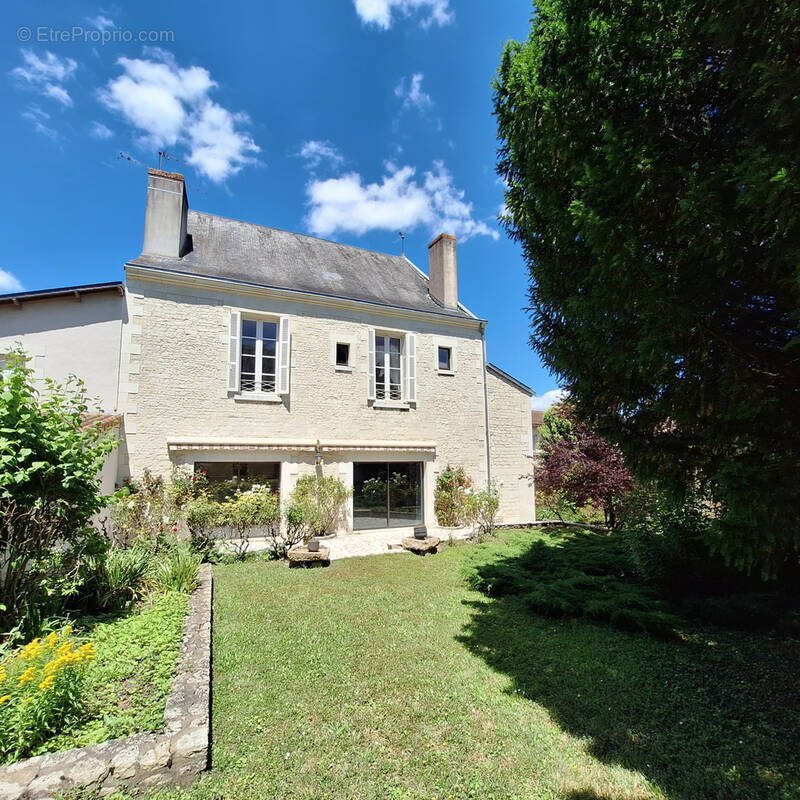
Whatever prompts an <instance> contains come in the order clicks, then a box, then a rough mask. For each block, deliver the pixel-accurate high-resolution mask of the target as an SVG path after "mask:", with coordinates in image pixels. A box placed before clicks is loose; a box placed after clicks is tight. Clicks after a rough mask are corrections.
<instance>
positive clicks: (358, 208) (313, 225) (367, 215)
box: [306, 161, 499, 239]
mask: <svg viewBox="0 0 800 800" xmlns="http://www.w3.org/2000/svg"><path fill="white" fill-rule="evenodd" d="M415 174H416V170H415V169H414V168H413V167H409V166H404V167H398V166H396V165H395V164H392V163H387V164H386V174H385V175H383V177H382V178H381V181H380V183H366V184H365V183H364V182H363V179H362V177H361V175H359V174H358V173H357V172H350V173H347V174H345V175H341V176H340V177H338V178H329V179H328V180H312V181H310V182H309V184H308V186H307V187H306V194H307V196H308V203H309V206H310V210H309V213H308V216H307V217H306V223H307V225H308V227H309V230H311V232H312V233H315V234H317V235H320V236H330V235H332V234H335V233H339V232H346V233H355V234H357V235H361V234H364V233H367V232H368V231H372V230H398V229H400V230H404V229H405V230H407V229H413V228H416V227H418V226H424V227H426V228H427V229H428V230H429V231H430V233H432V234H437V233H441V232H443V231H444V232H446V233H451V234H453V235H454V236H457V237H458V238H460V239H469V238H470V237H472V236H481V235H483V236H491V237H492V238H494V239H497V238H498V236H499V235H498V233H497V231H496V230H494V229H493V228H490V227H489V226H488V225H487V224H486V223H485V222H482V221H480V220H476V219H474V217H473V208H472V203H468V202H466V201H465V200H464V192H463V191H462V190H460V189H457V188H456V187H455V186H453V177H452V175H451V174H450V173H449V172H448V171H447V169H446V168H445V166H444V164H443V163H442V162H441V161H435V162H434V165H433V170H431V171H428V172H425V173H424V176H423V180H422V181H421V182H418V181H417V180H415V178H414V176H415Z"/></svg>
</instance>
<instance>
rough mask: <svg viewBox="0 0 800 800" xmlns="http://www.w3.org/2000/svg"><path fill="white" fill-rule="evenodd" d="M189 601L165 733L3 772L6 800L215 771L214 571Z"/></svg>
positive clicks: (2, 799)
mask: <svg viewBox="0 0 800 800" xmlns="http://www.w3.org/2000/svg"><path fill="white" fill-rule="evenodd" d="M198 577H199V586H198V587H197V589H195V591H194V592H193V593H192V596H191V597H190V598H189V613H188V614H187V616H186V622H185V623H184V628H183V641H182V644H181V654H180V658H179V661H178V670H177V673H176V675H175V680H174V682H173V684H172V690H171V691H170V694H169V697H168V698H167V705H166V708H165V710H164V718H165V721H166V725H165V727H164V729H163V730H162V731H156V732H151V733H139V734H136V735H135V736H128V737H127V738H125V739H112V740H111V741H109V742H103V743H102V744H97V745H91V746H90V747H79V748H75V749H74V750H65V751H64V752H62V753H48V754H46V755H43V756H34V757H33V758H28V759H26V760H25V761H18V762H17V763H16V764H10V765H8V766H6V767H0V800H41V799H42V798H47V797H53V796H54V795H55V794H58V793H59V792H67V791H69V790H70V789H73V788H76V787H86V788H87V789H92V790H94V791H96V792H97V794H98V796H99V797H105V796H106V795H109V794H112V793H113V792H114V791H115V790H116V789H118V788H120V787H126V788H128V789H129V790H135V789H139V788H141V789H148V788H151V787H153V786H163V785H166V784H188V783H191V782H192V781H193V780H194V779H195V778H196V777H197V776H198V775H199V774H200V773H201V772H203V771H204V770H205V769H206V768H207V766H208V755H209V734H210V727H209V726H210V700H211V601H212V590H213V582H212V575H211V566H210V565H209V564H203V565H202V566H201V567H200V573H199V576H198Z"/></svg>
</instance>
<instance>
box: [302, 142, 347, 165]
mask: <svg viewBox="0 0 800 800" xmlns="http://www.w3.org/2000/svg"><path fill="white" fill-rule="evenodd" d="M300 157H301V158H304V159H305V160H306V166H307V167H309V168H310V169H316V168H317V167H318V166H319V165H320V164H321V163H322V162H323V161H327V162H328V164H329V165H330V166H331V167H338V166H339V165H341V164H342V162H344V156H343V155H342V154H341V153H340V152H339V151H338V150H337V149H336V147H335V146H334V145H333V144H331V142H320V141H315V140H313V139H312V140H310V141H308V142H305V144H303V146H302V147H301V148H300Z"/></svg>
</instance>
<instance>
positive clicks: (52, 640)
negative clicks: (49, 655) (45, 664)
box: [44, 631, 58, 650]
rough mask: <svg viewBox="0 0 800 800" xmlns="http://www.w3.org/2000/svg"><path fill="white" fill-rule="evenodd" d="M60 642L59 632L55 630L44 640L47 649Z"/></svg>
mask: <svg viewBox="0 0 800 800" xmlns="http://www.w3.org/2000/svg"><path fill="white" fill-rule="evenodd" d="M57 644H58V634H57V633H56V632H55V631H53V633H51V634H49V635H48V636H47V638H46V639H45V640H44V646H45V649H46V650H52V649H53V648H54V647H55V646H56V645H57Z"/></svg>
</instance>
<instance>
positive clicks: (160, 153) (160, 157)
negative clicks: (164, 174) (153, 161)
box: [158, 150, 183, 169]
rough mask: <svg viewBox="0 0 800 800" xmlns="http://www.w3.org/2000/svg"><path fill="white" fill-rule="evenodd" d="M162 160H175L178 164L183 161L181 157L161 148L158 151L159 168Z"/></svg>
mask: <svg viewBox="0 0 800 800" xmlns="http://www.w3.org/2000/svg"><path fill="white" fill-rule="evenodd" d="M162 161H175V162H176V163H178V164H182V163H183V162H182V161H181V160H180V159H177V158H175V156H171V155H170V154H169V153H168V152H167V151H166V150H159V151H158V168H159V169H161V162H162Z"/></svg>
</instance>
